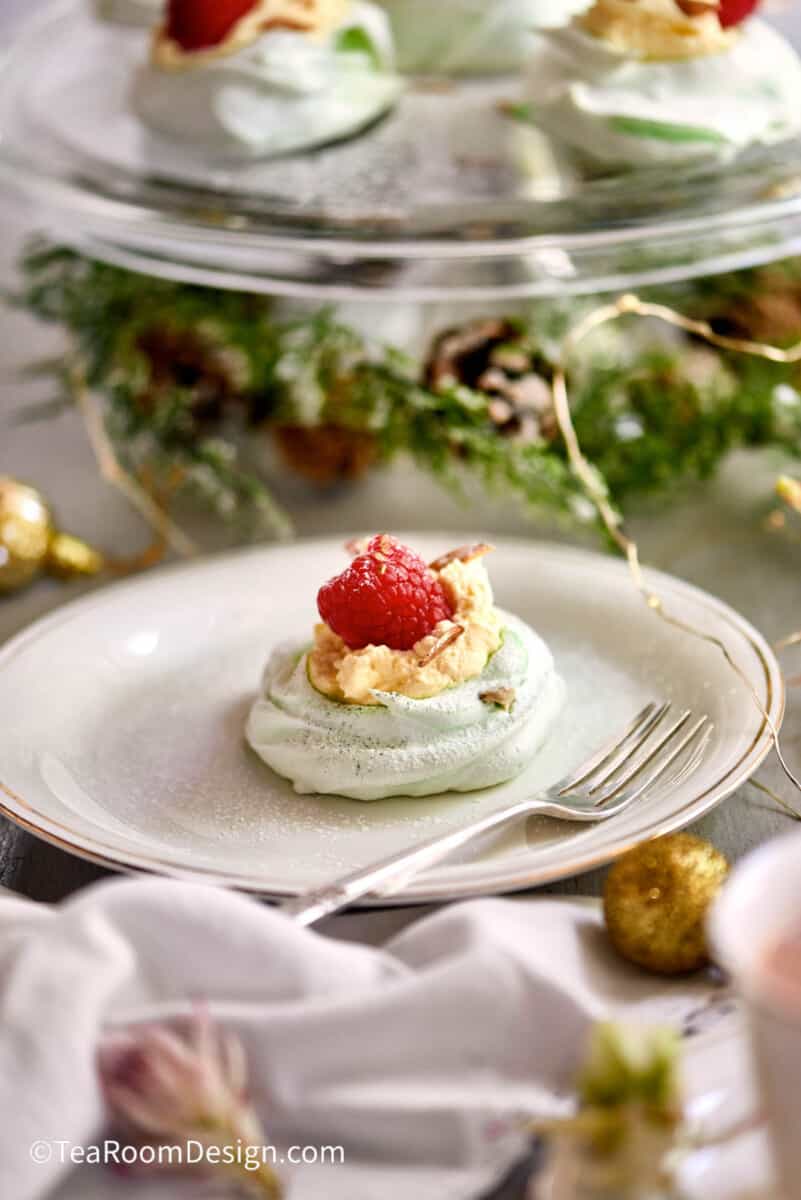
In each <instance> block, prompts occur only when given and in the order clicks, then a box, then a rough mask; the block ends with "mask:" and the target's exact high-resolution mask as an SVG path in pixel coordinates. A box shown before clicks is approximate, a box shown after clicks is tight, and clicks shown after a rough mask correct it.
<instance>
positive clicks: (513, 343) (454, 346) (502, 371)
mask: <svg viewBox="0 0 801 1200" xmlns="http://www.w3.org/2000/svg"><path fill="white" fill-rule="evenodd" d="M551 379H552V370H551V367H550V365H549V364H548V362H547V361H546V359H545V358H544V356H543V355H542V354H541V353H540V352H539V351H538V350H536V349H535V348H534V347H532V346H531V344H530V343H529V342H527V340H526V339H525V338H524V337H523V336H522V335H521V333H520V330H519V329H518V328H517V326H516V325H514V324H513V323H512V322H511V321H505V320H501V319H496V318H488V319H487V320H481V321H472V322H470V324H468V325H463V326H461V327H459V328H457V329H449V330H447V331H446V332H445V333H443V334H441V335H440V336H439V337H438V338H437V340H436V341H435V342H434V345H433V347H432V349H431V354H430V356H429V359H428V362H427V364H426V368H425V381H426V384H427V386H428V387H430V388H431V389H432V391H435V392H439V391H445V390H447V389H448V388H452V387H455V386H457V385H459V384H461V385H462V386H464V387H468V388H470V389H471V390H472V391H475V392H482V393H483V394H484V395H486V396H487V397H489V403H488V408H487V412H488V415H489V418H490V420H491V421H492V422H493V424H494V425H496V426H497V427H498V430H499V431H500V432H501V433H502V434H504V435H506V436H507V437H513V438H515V439H517V440H518V441H523V442H540V441H553V439H554V438H555V437H556V436H557V434H558V430H559V427H558V424H557V421H556V415H555V413H554V409H553V396H552V393H551Z"/></svg>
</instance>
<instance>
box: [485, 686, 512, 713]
mask: <svg viewBox="0 0 801 1200" xmlns="http://www.w3.org/2000/svg"><path fill="white" fill-rule="evenodd" d="M516 699H517V692H516V691H515V689H514V688H496V689H495V690H494V691H491V692H482V693H481V695H480V696H479V700H483V701H484V703H485V704H497V706H498V708H502V709H503V710H504V712H509V709H510V708H511V707H512V705H513V704H514V702H515V700H516Z"/></svg>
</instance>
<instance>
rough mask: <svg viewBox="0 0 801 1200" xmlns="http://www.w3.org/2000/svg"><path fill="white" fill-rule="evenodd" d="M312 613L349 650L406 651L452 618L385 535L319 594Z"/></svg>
mask: <svg viewBox="0 0 801 1200" xmlns="http://www.w3.org/2000/svg"><path fill="white" fill-rule="evenodd" d="M317 608H318V609H319V612H320V616H321V617H322V619H323V620H324V621H325V623H326V624H327V625H328V626H329V627H330V628H331V629H333V631H334V633H338V634H339V636H340V637H341V638H342V640H343V642H344V643H345V645H346V646H349V647H350V649H351V650H360V649H362V647H363V646H389V647H390V648H391V649H392V650H411V648H412V646H414V645H415V644H416V643H417V642H419V641H420V639H421V638H424V637H426V635H427V634H429V633H431V632H432V630H433V629H435V628H436V626H437V625H438V624H439V622H440V621H447V620H449V619H450V618H451V617H452V616H453V609H452V608H451V605H450V603H449V601H448V597H447V596H446V595H445V591H444V589H443V587H442V584H441V583H440V582H439V580H438V579H437V577H436V576H435V575H434V573H433V572H432V571H431V570H430V568H429V567H427V566H426V564H425V563H424V562H423V560H422V558H420V556H419V555H417V554H415V553H414V551H413V550H410V549H409V547H408V546H402V545H401V544H400V542H396V541H395V539H394V538H393V537H390V536H389V534H386V533H384V534H380V535H378V536H377V537H374V538H373V539H372V541H371V542H369V544H368V546H367V550H366V551H365V553H364V554H360V555H359V556H358V558H355V559H354V560H353V562H352V563H351V564H350V566H349V567H348V569H347V570H346V571H343V572H342V574H341V575H337V576H336V578H335V579H331V580H329V582H328V583H326V584H324V585H323V587H321V588H320V591H319V594H318V596H317Z"/></svg>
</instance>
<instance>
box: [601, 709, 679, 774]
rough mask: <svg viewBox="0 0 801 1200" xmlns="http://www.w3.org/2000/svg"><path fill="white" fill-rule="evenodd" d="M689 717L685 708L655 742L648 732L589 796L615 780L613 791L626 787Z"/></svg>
mask: <svg viewBox="0 0 801 1200" xmlns="http://www.w3.org/2000/svg"><path fill="white" fill-rule="evenodd" d="M691 716H692V713H691V712H690V710H689V708H686V709H685V710H684V712H682V713H681V714H680V715H679V717H678V719H677V720H676V721H674V722H673V724H672V725H671V726H670V728H669V729H668V731H667V733H665V734H662V735H661V736H660V737H659V739H658V741H656V742H654V741H653V740H652V738H651V732H653V730H651V731H649V732H648V733H647V734H646V735H645V737H643V738H642V739H641V740H640V743H639V745H638V746H635V747H634V749H633V750H632V752H631V753H630V754H629V755H628V756H627V757H626V758H624V759H623V761H622V762H621V763H620V765H619V766H618V767H616V768H615V770H614V771H610V772H609V774H608V775H607V777H606V779H602V780H601V782H600V783H596V784H593V786H592V787H591V788H590V795H591V796H594V795H595V794H596V793H597V792H600V791H601V789H602V788H603V787H606V786H607V784H610V783H611V782H612V780H613V779H615V778H617V783H616V784H615V791H620V790H621V789H622V788H624V787H626V786H627V785H628V784H629V783H631V781H632V779H634V778H635V777H636V776H637V775H638V774H639V772H640V771H642V770H643V769H644V768H645V767H647V766H650V764H651V763H652V762H653V760H654V759H655V758H656V757H657V756H658V755H659V754H661V753H662V751H663V750H664V748H665V747H666V746H668V745H669V744H670V742H671V741H672V740H673V738H674V737H675V736H676V734H677V733H680V732H681V730H682V729H683V728H684V726H685V725H686V724H687V722H688V721H689V720H690V717H691ZM638 751H642V752H643V753H641V754H638Z"/></svg>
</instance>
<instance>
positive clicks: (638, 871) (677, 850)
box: [604, 833, 729, 975]
mask: <svg viewBox="0 0 801 1200" xmlns="http://www.w3.org/2000/svg"><path fill="white" fill-rule="evenodd" d="M728 872H729V864H728V862H727V861H726V859H725V858H724V857H723V855H722V854H721V853H720V851H718V850H716V849H715V847H714V846H711V845H710V844H709V842H705V841H703V840H702V839H701V838H697V837H693V835H692V834H689V833H674V834H671V835H669V836H668V837H662V838H657V839H656V840H654V841H651V842H644V843H643V844H642V845H641V846H637V847H636V848H635V849H634V850H630V851H629V852H628V853H627V854H624V855H623V857H622V858H621V859H619V861H618V862H617V863H615V865H614V867H613V868H612V870H611V871H610V872H609V877H608V879H607V881H606V888H605V890H604V916H605V919H606V928H607V930H608V932H609V937H610V938H611V940H612V944H613V945H614V947H615V949H616V950H617V951H618V952H619V953H620V954H621V955H622V956H623V957H624V958H626V959H628V960H629V961H630V962H633V963H636V964H637V965H638V966H641V967H645V968H646V970H649V971H654V972H656V973H657V974H659V975H679V974H684V973H685V972H688V971H696V970H698V969H699V968H700V967H703V966H705V965H706V964H707V963H708V961H709V950H708V947H707V941H706V928H705V927H706V916H707V913H708V911H709V908H710V906H711V904H712V902H713V901H714V899H715V897H716V896H717V894H718V892H719V891H720V889H721V887H722V886H723V883H724V882H725V879H726V876H727V875H728Z"/></svg>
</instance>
